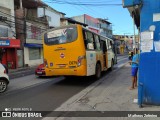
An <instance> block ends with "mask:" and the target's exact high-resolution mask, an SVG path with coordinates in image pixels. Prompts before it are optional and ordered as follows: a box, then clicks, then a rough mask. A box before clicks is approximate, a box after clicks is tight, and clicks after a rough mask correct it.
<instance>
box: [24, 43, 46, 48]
mask: <svg viewBox="0 0 160 120" xmlns="http://www.w3.org/2000/svg"><path fill="white" fill-rule="evenodd" d="M24 47H29V48H42V47H43V45H42V44H33V43H25V44H24Z"/></svg>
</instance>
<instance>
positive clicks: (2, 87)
mask: <svg viewBox="0 0 160 120" xmlns="http://www.w3.org/2000/svg"><path fill="white" fill-rule="evenodd" d="M8 84H9V77H8V75H7V70H6V69H5V67H4V66H3V65H2V64H1V63H0V93H2V92H5V91H6V90H7V86H8Z"/></svg>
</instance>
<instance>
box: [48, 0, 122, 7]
mask: <svg viewBox="0 0 160 120" xmlns="http://www.w3.org/2000/svg"><path fill="white" fill-rule="evenodd" d="M46 2H47V3H57V4H70V5H87V6H94V7H95V6H122V4H118V3H82V2H80V3H77V2H65V1H60V0H50V1H46Z"/></svg>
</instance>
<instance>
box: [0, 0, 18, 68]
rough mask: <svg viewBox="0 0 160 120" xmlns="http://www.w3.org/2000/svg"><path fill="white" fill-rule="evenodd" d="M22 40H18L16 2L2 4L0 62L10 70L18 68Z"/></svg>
mask: <svg viewBox="0 0 160 120" xmlns="http://www.w3.org/2000/svg"><path fill="white" fill-rule="evenodd" d="M19 48H20V40H18V39H16V31H15V14H14V0H1V2H0V61H1V62H2V64H5V65H6V66H7V67H8V68H11V69H15V68H17V67H18V63H19V54H18V51H19V50H18V49H19Z"/></svg>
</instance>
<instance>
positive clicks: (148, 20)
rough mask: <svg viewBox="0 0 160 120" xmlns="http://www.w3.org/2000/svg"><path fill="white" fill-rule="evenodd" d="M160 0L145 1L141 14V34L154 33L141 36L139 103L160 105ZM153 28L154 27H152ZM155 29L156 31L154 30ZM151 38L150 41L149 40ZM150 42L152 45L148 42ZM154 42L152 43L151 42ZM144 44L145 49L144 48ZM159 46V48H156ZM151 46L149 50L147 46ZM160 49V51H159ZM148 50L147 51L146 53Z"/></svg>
mask: <svg viewBox="0 0 160 120" xmlns="http://www.w3.org/2000/svg"><path fill="white" fill-rule="evenodd" d="M159 8H160V0H143V6H142V9H141V13H140V18H141V20H140V24H141V26H140V32H141V34H142V32H152V30H153V40H151V39H152V38H151V37H149V36H148V35H149V33H148V34H146V35H145V36H142V35H141V54H140V63H139V87H138V103H139V105H140V104H143V103H146V104H155V105H160V91H159V89H160V73H159V72H160V49H159V47H160V9H159ZM151 26H152V27H151ZM154 27H155V30H154V29H153V28H154ZM149 38H151V39H150V40H147V39H149ZM148 41H150V43H149V42H148ZM151 41H152V42H151ZM142 43H148V44H146V45H145V49H144V48H142V46H143V44H142ZM156 44H158V45H159V47H157V46H156ZM148 45H150V46H152V47H150V48H149V49H147V46H148ZM158 49H159V50H158ZM145 50H146V51H145Z"/></svg>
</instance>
